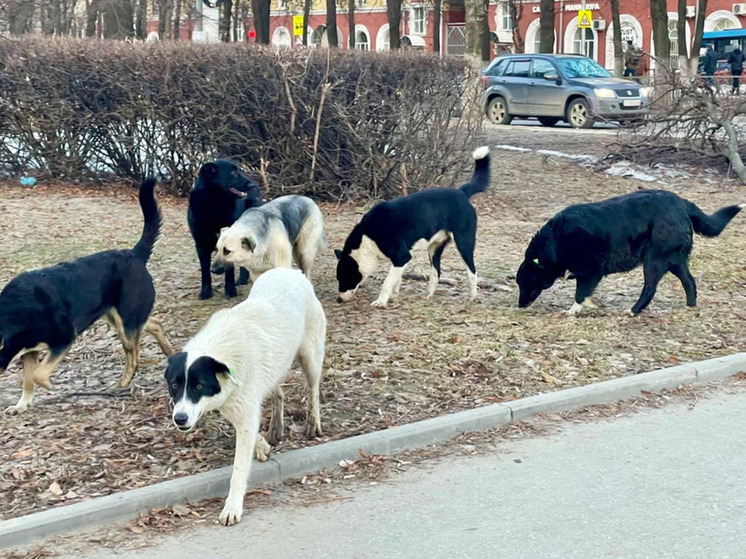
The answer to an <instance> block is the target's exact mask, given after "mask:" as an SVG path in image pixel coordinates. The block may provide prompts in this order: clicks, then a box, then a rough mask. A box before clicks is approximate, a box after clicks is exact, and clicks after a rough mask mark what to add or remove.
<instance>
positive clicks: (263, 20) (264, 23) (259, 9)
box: [251, 0, 270, 45]
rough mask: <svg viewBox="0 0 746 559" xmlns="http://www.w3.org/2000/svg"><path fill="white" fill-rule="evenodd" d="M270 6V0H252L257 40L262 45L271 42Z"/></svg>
mask: <svg viewBox="0 0 746 559" xmlns="http://www.w3.org/2000/svg"><path fill="white" fill-rule="evenodd" d="M269 7H270V0H251V11H252V13H253V14H254V30H255V31H256V42H257V43H259V44H260V45H268V44H269Z"/></svg>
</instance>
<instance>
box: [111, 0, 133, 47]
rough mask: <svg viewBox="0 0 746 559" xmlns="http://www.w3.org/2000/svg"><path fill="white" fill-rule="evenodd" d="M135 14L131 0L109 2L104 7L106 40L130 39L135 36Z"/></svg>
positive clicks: (112, 0)
mask: <svg viewBox="0 0 746 559" xmlns="http://www.w3.org/2000/svg"><path fill="white" fill-rule="evenodd" d="M133 20H134V14H133V11H132V4H130V2H129V0H109V2H107V3H106V4H105V5H104V38H106V39H130V38H132V36H133V34H134V25H133V23H134V21H133Z"/></svg>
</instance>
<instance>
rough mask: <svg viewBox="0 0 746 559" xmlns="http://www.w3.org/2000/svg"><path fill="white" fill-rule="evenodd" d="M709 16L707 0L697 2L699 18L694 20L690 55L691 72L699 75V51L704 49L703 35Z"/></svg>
mask: <svg viewBox="0 0 746 559" xmlns="http://www.w3.org/2000/svg"><path fill="white" fill-rule="evenodd" d="M706 15H707V0H697V18H696V19H695V20H694V41H693V44H692V51H691V52H690V53H689V71H690V73H691V74H692V75H696V74H697V64H698V63H699V49H700V48H702V35H703V34H704V32H705V16H706Z"/></svg>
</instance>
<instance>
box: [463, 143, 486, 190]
mask: <svg viewBox="0 0 746 559" xmlns="http://www.w3.org/2000/svg"><path fill="white" fill-rule="evenodd" d="M472 157H473V158H474V174H473V175H472V177H471V180H470V181H469V182H467V183H466V184H464V185H462V186H461V192H463V193H464V194H466V197H467V198H471V197H472V196H474V195H475V194H479V193H480V192H484V191H485V190H487V187H488V186H489V185H490V148H489V147H487V146H482V147H478V148H477V149H475V150H474V153H473V154H472Z"/></svg>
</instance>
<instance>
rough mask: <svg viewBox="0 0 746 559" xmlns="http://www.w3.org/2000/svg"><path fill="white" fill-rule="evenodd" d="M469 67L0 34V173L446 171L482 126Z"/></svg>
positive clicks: (183, 178) (280, 187)
mask: <svg viewBox="0 0 746 559" xmlns="http://www.w3.org/2000/svg"><path fill="white" fill-rule="evenodd" d="M481 126H482V110H481V102H480V87H479V75H478V70H475V69H474V68H472V67H471V66H469V64H468V63H467V62H466V61H465V60H463V59H459V58H446V59H440V58H437V57H435V56H432V55H422V54H416V53H399V54H385V55H383V54H376V53H366V52H359V51H358V52H350V51H344V50H337V49H331V50H281V51H278V50H273V49H268V48H267V49H265V48H259V47H256V46H251V47H247V46H244V45H235V44H216V45H205V44H192V43H188V42H173V43H160V44H153V45H146V44H138V43H126V42H116V41H84V40H71V39H42V38H24V39H22V40H8V39H2V40H0V138H1V139H2V140H3V141H2V142H0V171H3V170H4V172H6V173H12V174H20V173H23V172H26V171H28V169H29V168H31V169H33V170H34V172H35V173H36V174H38V175H42V176H53V177H56V178H63V179H67V180H83V179H89V178H91V177H96V178H102V177H111V176H116V177H124V178H128V179H131V180H133V181H139V180H141V179H142V178H143V177H144V176H147V175H151V174H155V175H156V176H159V177H160V178H161V179H162V180H164V181H165V182H167V183H168V184H169V188H170V189H171V191H172V192H174V193H180V194H184V193H186V192H187V191H188V190H189V188H190V187H191V185H192V183H193V179H194V176H195V174H196V171H197V169H198V168H199V165H200V164H201V163H202V162H204V161H205V160H209V159H213V158H216V157H232V158H235V159H236V160H238V161H239V162H241V163H242V164H243V165H245V166H246V167H247V168H249V169H250V172H251V173H252V174H254V175H255V176H256V177H257V178H258V180H259V181H260V182H261V183H263V184H264V185H265V187H266V188H267V190H268V194H269V195H270V196H275V195H278V194H282V193H287V192H299V193H311V194H316V195H317V196H319V197H322V198H333V199H345V198H358V197H390V196H393V195H398V194H400V193H401V192H402V190H405V191H406V189H408V188H412V189H417V188H421V187H423V186H429V185H433V184H450V183H453V182H454V181H455V180H457V177H458V175H459V174H460V173H461V172H462V171H463V170H464V169H465V168H468V167H469V166H470V161H469V156H468V154H469V153H470V152H471V151H472V149H473V148H474V147H475V142H476V137H477V135H478V134H479V133H480V131H481Z"/></svg>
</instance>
